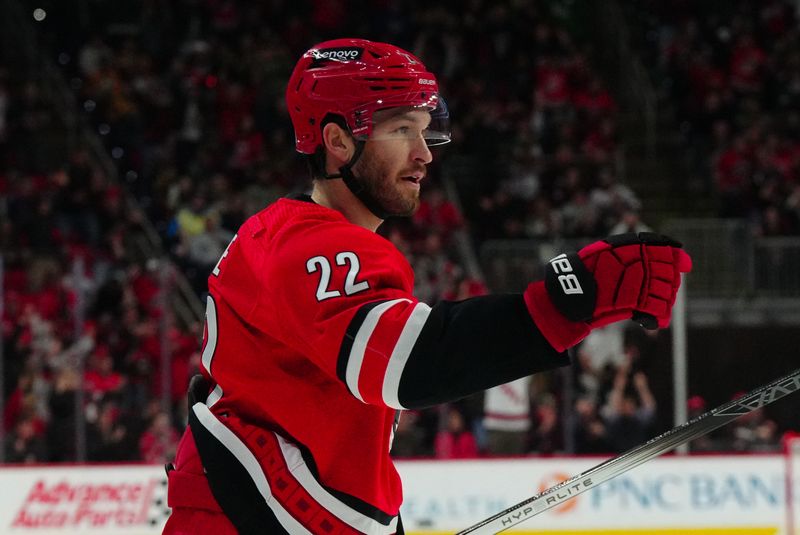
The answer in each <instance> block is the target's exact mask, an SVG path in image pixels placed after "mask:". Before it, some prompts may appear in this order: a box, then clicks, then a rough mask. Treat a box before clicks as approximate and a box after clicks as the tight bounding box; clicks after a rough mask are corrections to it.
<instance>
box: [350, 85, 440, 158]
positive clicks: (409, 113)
mask: <svg viewBox="0 0 800 535" xmlns="http://www.w3.org/2000/svg"><path fill="white" fill-rule="evenodd" d="M379 104H381V103H380V102H379ZM386 104H388V106H387V107H385V108H379V109H378V110H376V111H375V112H374V113H373V114H372V117H371V119H370V121H369V122H368V121H361V122H359V126H361V128H359V129H358V131H359V133H354V134H353V135H354V137H355V138H356V139H359V140H366V139H371V140H375V141H382V140H391V139H412V140H413V139H420V138H422V139H424V140H425V143H426V144H427V145H428V146H434V145H444V144H445V143H449V142H450V114H449V113H448V111H447V104H446V103H445V101H444V99H443V98H441V97H438V96H436V98H434V99H431V100H430V101H429V102H425V103H421V104H419V105H411V106H408V105H400V106H392V105H391V103H389V102H387V103H386ZM356 117H358V114H357V115H356Z"/></svg>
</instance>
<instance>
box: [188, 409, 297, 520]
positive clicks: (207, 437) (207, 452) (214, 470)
mask: <svg viewBox="0 0 800 535" xmlns="http://www.w3.org/2000/svg"><path fill="white" fill-rule="evenodd" d="M189 427H190V428H191V429H192V435H193V436H194V441H195V444H196V445H197V451H198V452H199V453H200V459H201V460H202V461H203V467H204V469H205V472H206V477H207V478H208V483H209V487H210V488H211V494H213V495H214V499H216V500H217V503H218V504H219V506H220V507H221V508H222V511H223V512H224V513H225V516H227V517H228V520H230V521H231V523H232V524H233V525H234V526H235V527H236V531H238V532H239V534H240V535H260V534H263V533H276V534H278V535H284V534H286V535H289V532H288V531H287V530H286V528H285V527H283V526H282V525H281V523H280V522H279V521H278V518H277V517H276V516H275V513H273V512H272V509H270V507H269V506H268V505H267V504H266V502H265V501H264V497H263V496H262V495H261V493H260V492H259V491H258V488H257V487H256V484H255V482H254V481H253V478H251V477H250V474H249V473H248V472H247V469H245V467H244V466H243V465H242V464H241V463H240V462H239V461H238V460H237V459H236V457H235V456H234V455H233V453H231V452H230V451H229V450H228V448H226V447H225V445H224V444H222V443H221V442H220V441H219V440H217V438H216V437H215V436H214V435H213V434H212V433H211V431H209V430H208V429H206V428H205V426H204V425H203V424H201V423H200V420H199V419H198V418H197V415H196V414H195V413H194V410H193V409H192V408H191V407H189ZM209 459H213V462H209Z"/></svg>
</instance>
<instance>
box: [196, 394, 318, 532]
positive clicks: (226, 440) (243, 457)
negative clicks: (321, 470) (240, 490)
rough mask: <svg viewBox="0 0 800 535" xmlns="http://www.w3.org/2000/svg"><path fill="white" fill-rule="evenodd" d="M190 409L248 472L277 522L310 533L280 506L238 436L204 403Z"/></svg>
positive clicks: (254, 460) (257, 465)
mask: <svg viewBox="0 0 800 535" xmlns="http://www.w3.org/2000/svg"><path fill="white" fill-rule="evenodd" d="M192 410H193V411H194V413H195V415H196V416H197V420H198V421H199V422H200V424H201V425H202V426H203V427H205V428H206V429H207V430H208V432H209V433H211V434H212V435H214V437H215V438H216V439H217V440H219V441H220V442H221V443H222V444H223V445H224V446H225V447H226V448H227V449H228V451H230V452H231V453H232V454H233V455H234V456H235V457H236V460H238V461H239V463H241V465H242V466H243V467H244V468H245V470H247V473H248V474H250V478H251V479H252V480H253V483H255V485H256V488H257V489H258V492H259V493H260V494H261V496H262V497H263V498H264V501H265V502H266V504H267V506H268V507H269V508H270V509H271V510H272V512H273V513H274V514H275V517H276V518H277V519H278V522H280V523H281V525H282V526H283V527H285V528H286V530H287V531H289V532H290V533H298V534H302V535H305V534H308V535H312V534H311V532H310V531H308V530H307V529H306V528H304V527H303V526H302V525H301V524H300V523H299V522H298V521H297V520H295V518H294V517H293V516H292V515H290V514H289V513H288V512H287V511H286V509H284V508H283V507H282V506H281V504H280V503H279V502H278V500H276V499H274V497H273V496H272V491H271V490H270V488H269V483H268V482H267V478H266V476H265V475H264V472H263V471H262V470H261V466H260V465H259V464H258V461H257V460H256V458H255V456H254V455H253V454H252V452H250V450H249V449H247V446H246V445H245V444H244V443H243V442H242V441H241V440H240V439H239V437H237V436H236V434H235V433H234V432H233V431H231V430H230V429H228V428H227V427H225V424H223V423H222V422H220V421H219V420H218V419H217V417H216V416H214V415H213V414H212V413H211V411H210V410H208V407H206V406H205V405H204V404H202V403H199V402H198V403H195V404H194V405H193V406H192Z"/></svg>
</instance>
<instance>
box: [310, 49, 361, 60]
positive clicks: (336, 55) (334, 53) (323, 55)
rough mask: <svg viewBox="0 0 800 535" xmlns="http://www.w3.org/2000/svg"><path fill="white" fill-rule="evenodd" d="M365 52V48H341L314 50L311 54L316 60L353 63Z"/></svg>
mask: <svg viewBox="0 0 800 535" xmlns="http://www.w3.org/2000/svg"><path fill="white" fill-rule="evenodd" d="M363 52H364V49H363V48H358V47H341V48H324V49H319V50H314V51H312V52H311V53H312V54H313V56H314V59H317V60H320V59H332V60H336V61H353V60H355V59H359V58H360V57H361V54H362V53H363Z"/></svg>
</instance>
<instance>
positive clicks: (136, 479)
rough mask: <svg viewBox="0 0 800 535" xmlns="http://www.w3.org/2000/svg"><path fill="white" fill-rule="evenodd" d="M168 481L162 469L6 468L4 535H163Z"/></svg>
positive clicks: (0, 521) (0, 518)
mask: <svg viewBox="0 0 800 535" xmlns="http://www.w3.org/2000/svg"><path fill="white" fill-rule="evenodd" d="M166 481H167V477H166V474H165V473H164V468H163V467H159V466H144V465H129V466H77V467H76V466H71V467H61V466H56V465H51V466H45V467H18V468H17V467H13V466H3V467H0V533H2V534H4V535H5V534H9V535H10V534H15V533H36V534H39V535H49V534H56V533H59V534H67V533H68V534H76V535H77V534H83V533H97V534H101V533H102V534H104V535H106V534H108V535H112V534H116V533H119V534H130V535H134V534H136V535H139V534H142V535H144V534H149V533H161V528H162V527H163V525H164V522H166V519H167V515H168V514H169V510H168V509H167V506H166V502H167V492H166V490H167V487H166Z"/></svg>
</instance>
